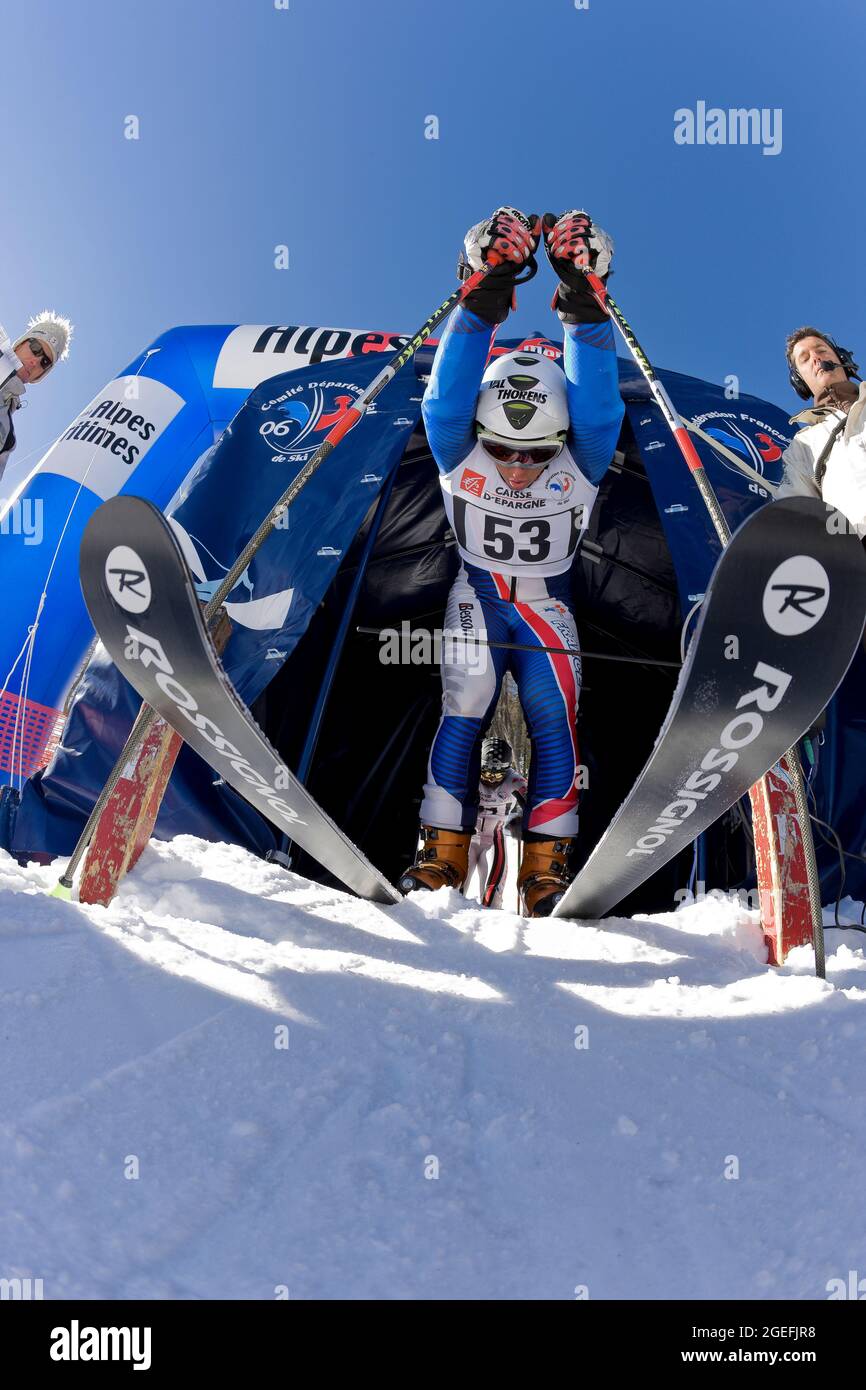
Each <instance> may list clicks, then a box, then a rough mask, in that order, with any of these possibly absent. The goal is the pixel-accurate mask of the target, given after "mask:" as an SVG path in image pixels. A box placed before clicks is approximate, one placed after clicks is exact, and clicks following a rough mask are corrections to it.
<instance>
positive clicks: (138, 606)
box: [105, 545, 152, 613]
mask: <svg viewBox="0 0 866 1390" xmlns="http://www.w3.org/2000/svg"><path fill="white" fill-rule="evenodd" d="M105 583H106V585H107V587H108V592H109V593H110V594H111V597H112V598H113V599H114V601H115V603H117V604H119V605H120V607H121V608H122V609H124V611H125V612H127V613H143V612H144V611H145V609H146V608H149V607H150V600H151V597H152V592H151V587H150V575H149V574H148V572H147V568H146V566H145V564H144V562H143V560H142V559H141V557H140V556H139V555H137V554H136V553H135V551H134V550H133V549H132V548H131V546H128V545H116V546H115V547H114V549H113V550H112V551H111V552H110V553H109V556H108V559H107V560H106V561H105Z"/></svg>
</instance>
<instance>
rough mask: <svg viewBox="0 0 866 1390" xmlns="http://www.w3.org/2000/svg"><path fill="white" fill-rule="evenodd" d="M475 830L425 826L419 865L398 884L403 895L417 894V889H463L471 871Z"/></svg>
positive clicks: (423, 827)
mask: <svg viewBox="0 0 866 1390" xmlns="http://www.w3.org/2000/svg"><path fill="white" fill-rule="evenodd" d="M472 834H473V832H472V831H471V830H440V829H438V828H437V827H436V826H435V825H422V826H421V839H422V844H421V848H420V849H419V850H418V853H417V854H416V855H415V863H414V864H413V865H412V867H411V869H407V870H406V872H405V873H404V874H403V875H402V876H401V878H400V879H399V881H398V883H397V887H398V888H399V889H400V892H401V893H414V892H415V890H416V889H417V888H429V889H430V890H431V891H435V889H437V888H458V889H461V888H462V887H463V881H464V879H465V878H466V874H467V872H468V870H469V841H470V840H471V839H472Z"/></svg>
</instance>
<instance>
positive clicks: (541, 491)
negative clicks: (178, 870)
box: [399, 207, 623, 916]
mask: <svg viewBox="0 0 866 1390" xmlns="http://www.w3.org/2000/svg"><path fill="white" fill-rule="evenodd" d="M542 235H543V237H544V241H545V249H546V251H547V255H548V258H549V260H550V262H551V264H552V266H553V269H554V271H555V273H556V274H557V276H558V278H559V285H558V289H557V292H556V294H555V296H554V300H553V305H552V307H554V308H555V309H556V311H557V313H558V315H559V317H560V319H561V320H562V322H563V324H564V326H565V342H564V349H563V356H564V367H565V370H564V372H563V370H562V368H561V367H560V366H559V365H558V363H556V362H553V361H551V360H549V359H548V358H546V357H544V356H541V355H538V354H533V353H531V352H528V351H517V352H510V353H507V354H504V355H501V356H499V357H494V358H493V360H492V361H491V362H490V364H489V366H488V365H486V364H487V359H488V357H489V354H490V349H491V344H492V340H493V335H494V331H495V329H496V327H497V326H498V325H499V324H500V323H502V322H503V321H504V320H505V318H506V317H507V315H508V312H509V309H511V308H512V307H513V304H514V284H515V280H516V278H517V276H518V274H519V272H520V271H521V270H523V269H524V268H525V267H527V266H529V265H530V264H531V262H532V259H533V257H534V252H535V251H536V249H537V247H538V244H539V240H540V238H541V236H542ZM490 252H496V253H497V254H498V256H499V257H501V258H502V263H501V264H499V265H496V266H495V268H493V269H491V270H490V271H489V272H488V274H487V275H486V276H485V279H484V281H483V282H482V284H481V285H480V286H479V287H478V289H476V290H474V291H473V292H472V293H471V294H470V295H469V296H468V297H467V299H466V300H465V301H464V303H463V304H462V305H459V306H458V307H457V308H456V309H455V310H454V312H453V313H452V315H451V317H450V318H449V320H448V323H447V325H446V327H445V331H444V333H443V335H442V338H441V340H440V343H439V347H438V349H437V351H436V357H435V359H434V362H433V368H432V372H431V376H430V381H429V384H428V386H427V390H426V391H425V394H424V403H423V407H422V411H423V417H424V423H425V426H426V429H427V435H428V439H429V442H430V447H431V450H432V453H433V456H434V458H435V460H436V463H437V465H438V467H439V472H440V479H439V481H440V483H441V485H442V494H443V500H444V503H445V509H446V513H447V515H448V519H449V522H450V523H451V526H452V528H453V530H454V534H455V536H456V539H457V546H458V550H459V553H460V559H461V567H460V570H459V572H458V575H457V578H456V579H455V581H454V584H453V585H452V588H451V593H450V595H449V599H448V605H447V609H446V621H445V626H446V630H447V631H449V632H453V633H456V634H458V635H460V636H461V637H471V636H473V635H474V636H475V637H478V638H481V639H482V641H483V639H484V638H486V637H487V636H488V635H489V637H490V638H491V639H492V640H498V641H504V642H517V643H521V644H524V645H526V646H529V647H531V648H533V649H534V650H531V651H506V650H504V649H503V648H501V647H493V646H491V647H489V648H488V647H483V648H481V649H480V650H482V651H483V652H486V655H487V659H486V660H485V661H481V662H479V661H478V659H477V658H478V651H479V649H478V648H477V647H476V648H470V647H469V646H468V644H462V645H461V643H460V642H456V643H452V644H449V650H448V656H447V657H446V659H445V660H443V663H442V681H443V688H444V694H443V714H442V720H441V722H440V725H439V728H438V731H437V733H436V736H435V738H434V740H433V746H432V748H431V752H430V761H429V765H428V773H427V782H426V784H425V787H424V798H423V801H422V803H421V847H420V849H419V851H418V854H417V855H416V858H415V863H414V865H413V866H412V867H411V868H410V869H408V870H407V871H406V873H405V874H404V875H403V877H402V879H401V881H400V885H399V886H400V888H401V889H402V891H403V892H410V891H412V890H413V889H416V888H427V889H436V888H441V887H443V886H448V887H452V888H460V887H461V886H462V885H463V883H464V881H465V879H466V871H467V862H468V854H469V843H470V840H471V838H472V834H473V831H474V829H475V819H476V813H477V808H478V778H479V766H480V756H479V752H480V745H481V738H482V735H483V732H484V729H485V728H486V726H487V724H488V722H489V720H490V717H491V713H492V710H493V708H494V706H495V704H496V701H497V699H498V697H499V691H500V688H501V685H502V680H503V677H504V675H505V671H506V670H509V669H510V670H511V672H512V673H513V675H514V677H515V679H516V682H517V686H518V690H519V694H520V698H521V703H522V706H523V710H524V714H525V716H526V722H527V725H528V728H529V735H530V738H531V740H532V760H531V764H530V772H529V786H528V792H527V807H526V814H525V817H524V825H523V841H524V849H523V859H522V863H521V867H520V874H519V877H518V887H519V890H520V896H521V902H522V906H523V909H524V911H525V912H526V913H527V915H530V916H532V915H535V916H546V915H547V914H548V913H549V912H550V911H551V910H552V909H553V907H554V905H555V904H556V902H558V901H559V899H560V898H561V897H562V895H563V893H564V892H565V889H566V887H567V885H568V877H569V876H568V867H567V865H568V852H569V849H570V847H571V845H572V843H573V840H574V836H575V833H576V830H577V782H578V765H579V754H578V746H577V735H576V728H575V723H576V718H577V702H578V696H579V691H580V660H579V658H576V657H573V656H567V655H562V654H554V653H550V652H546V651H542V650H539V649H540V648H542V647H568V648H572V649H576V648H577V645H578V638H577V630H576V626H575V621H574V616H573V614H572V611H571V586H570V570H571V565H572V562H573V560H574V556H575V553H576V549H577V545H578V542H579V540H580V537H581V535H582V534H583V531H584V530H585V528H586V525H587V523H588V520H589V514H590V511H591V509H592V506H593V503H594V502H595V499H596V496H597V494H598V485H599V483H600V482H601V479H602V477H603V475H604V473H605V472H606V471H607V468H608V465H609V463H610V460H611V457H612V455H613V451H614V448H615V446H616V441H617V438H618V435H619V429H620V422H621V420H622V416H623V405H622V401H621V400H620V395H619V389H618V379H617V366H616V353H615V350H614V341H613V330H612V327H611V323H610V320H609V319H608V317H607V315H606V314H605V312H604V311H603V310H602V309H601V308H599V305H598V304H597V302H596V300H595V299H594V298H593V296H592V294H591V292H590V291H589V288H588V286H587V284H586V280H585V277H584V275H583V274H582V272H581V270H580V269H578V266H579V265H580V264H585V265H587V266H589V267H590V268H592V269H593V270H595V272H596V274H597V275H598V276H599V277H600V278H601V279H602V280H606V278H607V275H608V272H609V270H610V262H611V256H612V254H613V243H612V241H611V239H610V237H609V236H608V235H607V233H606V232H604V231H602V229H601V228H600V227H597V226H595V225H594V224H593V222H592V220H591V218H590V217H589V215H588V214H587V213H585V212H581V211H577V210H575V211H571V212H567V213H564V214H563V215H562V216H561V217H559V218H556V217H555V216H554V215H553V214H552V213H548V214H546V215H545V217H544V219H543V222H542V220H540V219H539V218H538V217H536V216H532V217H529V218H527V217H526V216H524V214H523V213H521V212H518V211H517V210H516V209H515V208H508V207H502V208H498V209H497V210H496V212H495V213H494V214H493V216H492V217H491V218H489V219H488V220H487V221H484V222H479V223H477V224H476V225H475V226H474V227H472V228H470V230H469V232H468V233H467V235H466V239H465V242H464V250H463V253H462V256H461V260H460V262H459V265H458V271H459V273H460V274H461V278H465V277H466V276H467V275H468V274H471V273H472V272H474V271H476V270H478V269H480V268H481V267H482V265H483V264H484V262H485V260H486V258H487V256H488V254H489V253H490ZM469 658H472V659H471V660H470V659H469Z"/></svg>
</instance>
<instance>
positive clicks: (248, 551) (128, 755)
mask: <svg viewBox="0 0 866 1390" xmlns="http://www.w3.org/2000/svg"><path fill="white" fill-rule="evenodd" d="M501 263H502V257H501V256H500V255H499V253H498V252H496V251H491V252H490V253H489V256H488V259H487V261H486V262H485V264H484V265H483V266H482V267H481V269H480V270H476V271H475V273H474V274H473V275H470V276H469V278H468V279H467V280H464V281H463V282H462V284H460V285H458V287H457V289H456V290H454V291H453V293H452V294H449V296H448V298H447V299H445V300H443V301H442V303H441V304H440V305H439V307H438V308H437V309H434V310H433V313H432V314H431V315H430V317H429V318H428V319H426V320H425V321H424V323H423V324H422V325H421V327H420V328H419V329H418V331H417V333H413V335H412V337H411V338H410V339H409V341H408V343H406V345H405V347H402V348H400V350H399V351H398V352H396V353H395V354H394V356H393V357H392V358H391V359H390V360H389V361H388V362H387V363H386V365H385V366H384V367H383V368H382V370H381V372H379V373H378V375H377V376H375V377H374V378H373V380H372V381H371V383H370V385H369V386H368V387H367V389H366V390H365V391H364V392H363V394H362V395H361V396H360V397H359V399H358V400H357V401H356V402H355V404H354V405H353V406H350V407H349V409H348V410H347V411H346V413H345V415H343V416H341V417H340V419H339V420H338V421H337V422H336V424H335V425H333V426H332V428H331V429H330V430H329V431H328V434H327V435H326V436H325V438H324V439H323V440H322V443H321V444H320V445H319V447H318V449H317V450H316V452H315V453H314V454H313V456H312V458H311V459H309V460H308V461H307V463H305V464H304V466H303V468H301V469H300V471H299V472H298V473H297V475H296V476H295V478H294V479H293V480H292V482H291V483H290V484H289V486H288V487H287V488H286V490H285V492H284V493H283V494H282V496H281V497H279V498H278V499H277V501H276V502H275V503H274V505H273V506H272V507H271V509H270V511H269V512H268V514H267V516H266V517H265V519H264V521H263V522H262V524H261V525H260V526H259V527H258V529H257V530H256V531H255V533H254V534H253V535H252V536H251V537H250V539H249V541H248V542H247V544H246V545H245V546H244V548H243V550H242V551H241V553H240V555H239V556H238V557H237V559H236V560H235V562H234V564H233V565H232V567H231V569H230V570H229V571H228V573H227V574H226V575H225V577H224V579H223V580H222V583H221V584H220V585H219V587H218V588H217V589H216V590H215V591H214V594H213V596H212V598H211V599H210V600H209V602H208V603H207V604H206V605H205V609H204V620H205V622H206V623H208V622H209V621H210V620H211V618H212V617H213V616H214V614H215V613H216V612H217V610H218V609H219V608H220V606H221V605H222V602H223V600H224V599H225V598H226V596H227V595H228V594H230V593H231V591H232V589H233V588H234V586H235V584H236V583H237V582H238V580H239V578H240V577H241V575H242V574H243V572H244V570H245V569H246V567H247V565H248V564H249V563H250V561H251V560H252V558H253V556H254V555H255V554H256V552H257V551H258V550H259V549H260V548H261V546H262V545H263V544H264V542H265V541H266V540H267V538H268V536H269V535H270V534H271V532H272V531H273V530H274V528H275V527H276V526H277V524H278V522H279V521H280V520H281V519H282V517H283V516H284V515H285V514H286V512H287V511H288V509H289V507H290V506H291V505H292V503H293V502H294V500H295V498H296V497H297V495H298V493H299V492H300V491H301V489H302V488H303V487H305V486H306V484H307V483H308V482H309V481H310V478H312V476H313V474H314V473H315V472H316V470H317V469H318V468H319V466H320V465H321V464H322V463H324V461H325V459H326V458H327V457H328V455H329V454H332V453H333V452H334V450H335V449H336V447H337V445H338V444H339V443H340V441H341V440H342V439H345V437H346V435H347V434H348V433H349V431H350V430H352V429H354V427H355V426H356V425H357V424H358V422H359V420H361V419H363V417H364V414H365V413H366V411H367V409H368V407H369V406H370V405H372V403H373V401H374V400H375V399H376V397H377V396H378V395H379V393H380V392H381V391H383V390H384V389H385V387H386V386H387V385H388V383H389V382H390V381H393V380H394V377H395V376H396V375H397V373H398V372H399V371H400V369H401V368H402V367H404V366H405V365H406V363H407V362H408V361H409V359H410V358H411V357H412V356H413V354H414V353H415V352H417V350H418V348H419V347H421V346H422V345H423V344H424V343H425V342H426V341H427V339H428V338H429V337H430V334H431V333H432V332H433V330H434V328H436V327H437V325H438V324H440V323H441V322H442V320H443V319H444V318H445V317H446V315H448V314H450V312H451V310H452V309H454V308H456V306H457V305H458V304H460V303H461V302H462V301H463V300H464V299H465V298H466V296H467V295H469V294H471V293H472V291H473V290H474V289H477V288H478V286H479V285H480V284H481V282H482V280H483V279H484V277H485V276H486V275H488V274H489V273H490V271H491V270H493V269H494V267H495V266H497V265H500V264H501ZM529 268H530V272H531V273H530V275H529V276H528V277H526V278H528V279H531V278H532V275H534V274H535V272H536V270H537V265H536V264H535V258H534V257H531V258H530V266H529ZM156 718H157V715H156V712H155V711H154V710H152V709H148V708H145V706H144V705H142V707H141V709H140V710H139V713H138V716H137V718H136V721H135V723H134V724H133V726H132V730H131V731H130V734H129V737H128V739H127V740H126V743H125V744H124V745H123V748H122V749H121V751H120V754H119V756H118V759H117V762H116V763H115V764H114V767H113V768H112V770H111V773H110V774H109V777H108V781H107V782H106V783H105V786H104V787H103V788H102V791H101V792H100V794H99V796H98V798H97V800H96V802H95V804H94V807H93V810H92V811H91V812H90V815H89V816H88V818H87V821H86V823H85V826H84V829H83V830H82V832H81V834H80V836H79V837H78V843H77V844H76V846H75V849H74V850H73V851H72V856H71V858H70V860H69V863H68V864H67V866H66V871H65V873H63V874H62V875H61V877H60V879H59V880H58V883H57V886H56V888H54V889H53V896H54V897H58V898H68V897H70V896H71V893H72V885H73V883H74V881H75V875H76V873H77V871H78V866H79V865H80V863H81V860H82V859H83V858H84V855H85V853H86V851H87V846H88V845H89V844H90V840H91V838H92V836H93V832H94V830H95V829H96V826H97V824H98V822H99V818H100V816H101V815H102V812H103V810H104V809H105V806H106V804H107V803H108V801H109V800H110V799H111V796H112V793H113V792H114V789H115V787H116V786H117V783H118V782H119V781H120V777H121V774H122V772H123V769H124V768H125V767H126V765H127V764H128V763H129V762H130V760H131V759H132V758H134V757H136V756H137V754H138V752H139V750H140V748H141V746H142V744H143V743H144V740H145V737H146V736H147V733H148V731H149V729H150V728H151V727H152V725H153V723H154V721H155V719H156Z"/></svg>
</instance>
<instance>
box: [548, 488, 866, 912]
mask: <svg viewBox="0 0 866 1390" xmlns="http://www.w3.org/2000/svg"><path fill="white" fill-rule="evenodd" d="M836 515H837V514H832V513H828V508H827V507H826V506H825V505H824V503H822V502H819V501H817V500H813V499H811V498H802V497H797V498H789V499H785V500H784V501H776V502H773V503H772V504H770V505H767V506H765V507H762V508H761V510H760V511H758V512H756V513H754V514H753V515H752V516H751V517H749V518H748V520H746V521H745V522H744V523H743V525H742V526H741V527H740V528H739V530H738V531H737V532H736V533H735V535H734V537H733V539H732V540H731V542H730V544H729V545H728V546H727V548H726V549H725V550H724V551H723V552H722V555H721V558H720V559H719V562H718V564H717V565H716V568H715V570H714V572H713V575H712V577H711V580H710V584H709V586H708V589H707V594H706V598H705V599H704V603H703V606H702V609H701V616H700V621H699V623H698V627H697V630H696V632H695V635H694V638H693V639H692V642H691V645H690V646H689V649H688V652H687V655H686V660H685V662H684V664H683V668H682V671H681V672H680V677H679V680H678V683H677V688H676V691H675V692H674V697H673V700H672V702H671V707H670V709H669V710H668V713H667V716H666V717H665V721H664V723H663V725H662V727H661V730H660V732H659V735H658V738H657V740H656V744H655V748H654V749H653V752H652V754H651V756H650V758H649V760H648V762H647V764H646V766H645V767H644V769H643V771H642V772H641V774H640V776H639V777H638V779H637V781H636V783H635V785H634V788H633V789H632V791H631V793H630V794H629V796H628V797H627V799H626V801H625V802H624V803H623V805H622V806H621V807H620V809H619V811H618V812H617V814H616V815H615V816H614V818H613V820H612V821H611V824H610V825H609V827H608V829H607V830H606V831H605V833H604V835H603V836H602V838H601V839H600V841H599V842H598V844H597V845H596V847H595V849H594V850H593V852H592V853H591V855H590V856H589V858H588V859H587V861H586V863H585V864H584V866H583V868H582V869H581V870H580V872H579V873H578V874H577V876H576V877H575V879H574V880H573V882H572V883H571V885H570V886H569V888H568V890H567V892H566V893H565V896H564V897H563V898H562V900H561V901H560V902H559V903H558V904H557V906H556V907H555V908H554V915H555V916H557V917H578V918H584V919H585V918H592V919H597V918H599V917H601V916H603V915H604V914H605V913H606V912H609V911H610V909H611V908H613V907H615V906H616V904H617V903H619V902H621V901H622V900H623V899H624V898H626V897H627V896H628V895H629V893H631V892H632V891H633V890H634V889H635V888H638V887H639V886H640V884H641V883H643V882H644V881H645V880H646V879H647V878H649V877H650V876H651V875H652V874H654V873H655V872H656V870H657V869H660V868H661V867H662V865H664V864H666V863H667V862H668V861H669V860H670V859H672V858H673V857H674V856H675V855H677V854H679V853H680V851H681V850H683V849H685V848H687V847H688V845H689V844H691V843H692V841H693V840H694V839H695V838H696V836H697V835H699V834H700V833H701V831H703V830H706V829H707V827H708V826H710V825H712V824H713V823H714V822H715V821H716V820H717V819H718V818H719V816H721V815H723V814H724V812H725V811H727V810H728V809H729V808H730V807H731V806H732V805H733V804H734V802H736V801H737V800H739V798H740V797H741V796H743V795H744V794H745V793H746V792H747V791H748V790H749V788H750V787H751V786H752V785H753V783H755V782H757V781H758V780H759V779H760V778H761V777H763V775H764V774H765V773H766V772H767V771H768V769H770V768H772V767H773V766H774V764H776V763H777V762H778V761H779V760H780V758H781V757H782V756H783V754H784V753H785V752H786V751H787V750H788V749H789V748H791V747H793V746H794V745H795V744H796V742H797V740H798V739H799V738H800V737H801V736H802V735H803V734H804V733H805V732H806V731H807V730H808V729H809V728H810V726H811V724H812V723H813V721H814V720H815V719H816V718H817V716H818V715H819V714H820V713H821V711H822V710H823V709H824V708H825V707H826V705H827V704H828V703H829V701H830V700H831V699H832V697H833V695H834V693H835V691H836V689H837V688H838V686H839V684H840V683H841V681H842V679H843V677H844V676H845V673H846V671H847V670H848V667H849V666H850V664H851V661H852V659H853V657H854V653H855V651H856V649H857V644H858V643H859V641H860V637H861V634H862V631H863V625H864V616H866V554H864V550H863V547H862V545H861V543H860V541H859V540H858V539H857V537H856V536H854V535H850V534H845V533H842V534H840V533H838V532H837V531H836V530H835V529H834V526H833V517H834V516H836Z"/></svg>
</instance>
